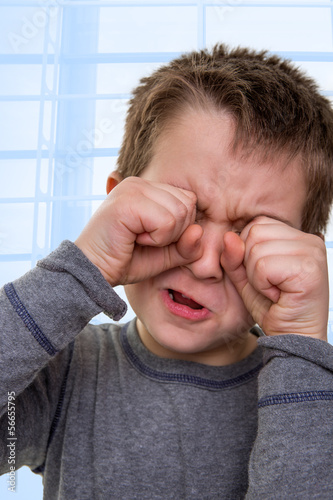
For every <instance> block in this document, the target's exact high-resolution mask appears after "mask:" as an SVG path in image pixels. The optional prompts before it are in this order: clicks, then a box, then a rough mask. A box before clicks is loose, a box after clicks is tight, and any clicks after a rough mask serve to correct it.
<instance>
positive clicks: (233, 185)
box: [143, 110, 306, 225]
mask: <svg viewBox="0 0 333 500" xmlns="http://www.w3.org/2000/svg"><path fill="white" fill-rule="evenodd" d="M234 134H235V126H234V122H233V119H232V118H231V117H230V115H228V114H227V113H224V112H220V111H210V112H205V111H194V110H190V111H188V112H186V113H184V114H183V115H181V116H178V117H176V118H175V119H174V120H173V121H171V122H169V124H168V126H167V127H166V128H165V130H163V132H162V133H161V135H160V137H159V138H158V140H157V141H156V144H155V149H154V155H153V158H152V161H151V162H150V164H149V165H148V167H147V168H146V170H145V171H144V173H143V177H147V178H149V179H151V180H154V181H157V182H166V183H170V184H173V185H175V186H178V187H182V188H184V189H189V190H192V191H194V192H195V193H196V195H197V196H198V201H199V202H200V203H202V204H204V205H205V206H206V205H207V206H208V205H212V203H214V204H218V206H222V205H224V206H225V209H226V210H228V212H229V217H232V218H237V217H239V216H240V214H241V213H242V214H243V213H245V212H251V211H253V210H260V209H264V208H265V209H266V210H267V209H268V207H269V206H271V207H272V209H274V210H275V211H276V210H277V211H278V212H279V213H281V218H283V217H284V213H285V212H286V209H287V211H288V212H290V211H293V212H295V214H296V213H297V216H296V215H295V218H296V219H297V225H298V223H299V220H300V218H301V214H302V212H303V208H304V203H305V196H306V187H305V179H304V175H303V172H302V170H301V163H300V160H298V159H294V160H292V161H289V160H288V157H287V155H286V154H282V153H281V154H280V155H278V156H275V157H272V156H273V155H269V154H267V155H263V154H258V152H256V151H252V152H251V153H250V152H249V151H247V150H246V149H245V150H244V149H243V150H237V152H235V151H234V148H233V144H234ZM265 156H267V159H264V158H265ZM286 205H287V206H286Z"/></svg>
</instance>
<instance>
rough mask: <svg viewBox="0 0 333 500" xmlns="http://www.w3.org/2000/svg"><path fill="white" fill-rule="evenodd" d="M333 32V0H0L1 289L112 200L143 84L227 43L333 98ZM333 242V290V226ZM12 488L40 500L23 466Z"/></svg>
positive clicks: (331, 238) (332, 263)
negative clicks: (278, 62)
mask: <svg viewBox="0 0 333 500" xmlns="http://www.w3.org/2000/svg"><path fill="white" fill-rule="evenodd" d="M332 24H333V0H315V1H310V0H266V1H264V0H255V1H251V0H229V1H219V0H161V1H160V2H159V1H157V0H145V1H142V2H141V1H135V0H123V1H115V0H113V1H112V0H100V1H98V0H36V1H35V0H0V286H2V285H3V284H5V283H6V282H8V281H12V280H13V279H15V278H17V277H19V276H20V275H22V274H23V273H24V272H26V271H28V270H29V269H30V268H31V267H32V266H34V265H35V263H36V261H37V260H38V259H40V258H42V257H44V256H46V255H47V254H48V253H49V252H50V251H51V250H53V249H54V248H55V247H56V246H57V245H58V244H59V243H60V242H61V241H62V240H63V239H70V240H75V238H76V237H77V236H78V234H79V233H80V231H81V229H82V228H83V226H84V225H85V223H86V222H87V220H88V219H89V218H90V217H91V215H92V213H93V212H94V211H95V210H96V208H97V207H98V206H99V204H100V203H101V202H102V200H103V199H104V198H105V182H106V177H107V175H108V173H109V172H110V171H112V170H113V169H114V167H115V162H116V158H117V154H118V149H119V146H120V144H121V138H122V133H123V125H124V118H125V114H126V109H127V103H128V100H129V99H130V97H131V91H132V89H133V88H134V87H135V86H136V85H137V83H138V82H139V80H140V78H141V77H142V76H144V75H147V74H149V73H150V72H151V71H152V70H154V69H155V68H157V67H159V66H160V65H161V64H163V63H165V62H168V61H170V60H171V59H173V58H174V57H176V56H178V55H179V54H181V53H182V52H186V51H191V50H193V49H200V48H204V47H211V46H212V45H213V44H215V43H217V42H225V43H227V44H229V45H231V46H237V45H244V46H249V47H252V48H256V49H268V50H269V51H271V52H273V53H277V54H279V55H281V56H284V57H287V58H289V59H291V60H293V61H294V62H295V63H296V64H297V65H298V66H300V67H301V68H303V69H304V70H306V71H307V72H308V73H309V74H310V75H312V76H313V77H314V78H315V79H316V80H317V81H318V84H319V86H320V88H321V91H322V93H323V94H324V95H326V96H329V98H330V99H332V101H333V32H332ZM326 245H327V250H328V261H329V267H330V282H331V286H332V284H333V224H330V227H329V230H328V232H327V234H326ZM118 291H119V293H120V294H122V295H123V291H122V289H119V290H118ZM131 317H132V312H131V311H129V313H128V314H127V316H126V317H125V318H124V320H123V321H126V320H127V319H130V318H131ZM94 321H95V322H101V321H109V319H108V318H106V317H104V316H103V315H99V316H98V317H96V318H95V319H94ZM329 339H330V342H333V299H331V304H330V323H329ZM9 369H10V368H9ZM7 480H8V476H6V475H5V476H2V477H1V478H0V498H1V499H2V500H7V499H13V500H14V499H16V500H29V499H33V500H39V499H41V498H42V481H41V478H40V477H39V476H36V475H35V474H32V473H31V472H30V470H29V469H28V468H27V467H23V468H22V469H20V470H19V471H18V472H17V473H16V492H15V493H12V492H9V491H8V483H7Z"/></svg>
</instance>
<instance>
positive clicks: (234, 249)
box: [221, 231, 248, 297]
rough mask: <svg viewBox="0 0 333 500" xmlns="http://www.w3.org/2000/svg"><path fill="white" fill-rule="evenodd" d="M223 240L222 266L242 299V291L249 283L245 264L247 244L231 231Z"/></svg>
mask: <svg viewBox="0 0 333 500" xmlns="http://www.w3.org/2000/svg"><path fill="white" fill-rule="evenodd" d="M223 240H224V249H223V252H222V256H221V266H222V267H223V269H224V271H225V272H226V274H227V275H228V276H229V278H230V279H231V281H232V282H233V284H234V286H235V288H236V290H237V292H238V293H239V295H240V296H241V297H242V291H243V289H244V287H245V285H246V284H247V282H248V279H247V275H246V269H245V267H244V264H243V260H244V256H245V243H244V241H243V240H242V239H241V238H240V237H239V236H238V235H237V234H235V233H233V232H231V231H230V232H227V233H225V235H224V239H223Z"/></svg>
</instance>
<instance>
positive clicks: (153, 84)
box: [118, 44, 333, 232]
mask: <svg viewBox="0 0 333 500" xmlns="http://www.w3.org/2000/svg"><path fill="white" fill-rule="evenodd" d="M189 106H191V107H194V108H198V107H201V108H203V109H205V108H209V107H210V108H211V107H212V106H213V107H214V108H216V109H221V110H226V111H228V112H229V113H231V115H232V116H233V117H234V120H235V125H236V133H235V142H234V147H235V148H237V147H238V146H241V147H242V148H243V147H250V148H251V150H258V151H260V152H261V156H262V157H267V156H270V157H274V155H275V156H276V157H277V158H279V155H280V154H281V153H282V152H286V153H288V156H289V158H294V157H296V156H297V157H299V158H300V159H301V163H302V167H303V169H304V174H305V180H306V185H307V201H306V205H305V207H304V213H303V224H302V229H303V231H306V232H323V231H324V230H325V228H326V225H327V222H328V218H329V213H330V206H331V203H332V194H333V110H332V108H331V106H330V102H329V100H328V99H326V98H325V97H324V96H322V95H321V94H320V93H319V91H318V87H317V85H316V83H315V82H314V81H313V80H312V79H311V78H309V77H307V76H306V75H304V74H303V73H302V72H301V71H300V70H299V69H297V68H296V67H294V66H293V65H292V64H291V63H290V62H289V61H284V60H282V59H280V58H279V57H278V56H276V55H269V54H268V53H267V52H266V51H262V52H255V51H252V50H249V49H242V48H236V49H233V50H229V49H228V47H226V46H225V45H223V44H221V45H216V46H215V47H214V48H213V49H212V50H211V51H208V50H201V51H199V52H192V53H190V54H185V55H183V56H181V57H179V58H177V59H175V60H173V61H171V62H170V63H169V64H167V65H165V66H162V67H161V68H159V69H158V70H156V71H155V72H154V73H153V74H152V75H151V76H149V77H147V78H143V79H142V80H141V82H140V85H139V86H138V87H137V88H136V89H135V90H134V92H133V98H132V99H131V101H130V106H129V110H128V113H127V119H126V126H125V135H124V140H123V144H122V146H121V148H120V153H119V157H118V171H119V172H120V174H121V175H122V176H123V177H128V176H130V175H136V176H138V175H140V173H141V172H142V171H143V169H144V168H145V167H146V166H147V165H148V164H149V162H150V160H151V158H152V156H153V152H154V151H153V150H154V144H155V142H156V139H157V138H158V137H159V135H160V134H161V132H162V131H163V128H164V126H165V125H166V123H167V122H168V121H170V120H171V119H172V118H173V117H174V116H176V115H178V114H179V113H180V112H182V110H185V109H186V108H188V107H189Z"/></svg>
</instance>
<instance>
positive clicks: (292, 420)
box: [246, 335, 333, 500]
mask: <svg viewBox="0 0 333 500" xmlns="http://www.w3.org/2000/svg"><path fill="white" fill-rule="evenodd" d="M259 343H260V344H261V345H263V346H264V352H265V356H266V359H265V366H264V368H263V369H262V371H261V373H260V376H259V387H258V407H259V408H258V412H259V417H258V434H257V439H256V441H255V445H254V448H253V451H252V455H251V459H250V466H249V489H248V494H247V496H246V499H247V500H250V499H256V500H258V499H267V498H272V496H273V497H274V498H275V499H284V498H296V499H298V498H302V499H304V500H305V499H312V498H321V499H330V498H332V496H333V477H332V470H333V439H332V437H333V348H332V346H331V345H329V344H327V343H326V342H323V341H319V340H315V339H311V338H304V337H301V336H291V335H288V336H281V337H270V338H268V337H267V338H262V339H260V341H259Z"/></svg>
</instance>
